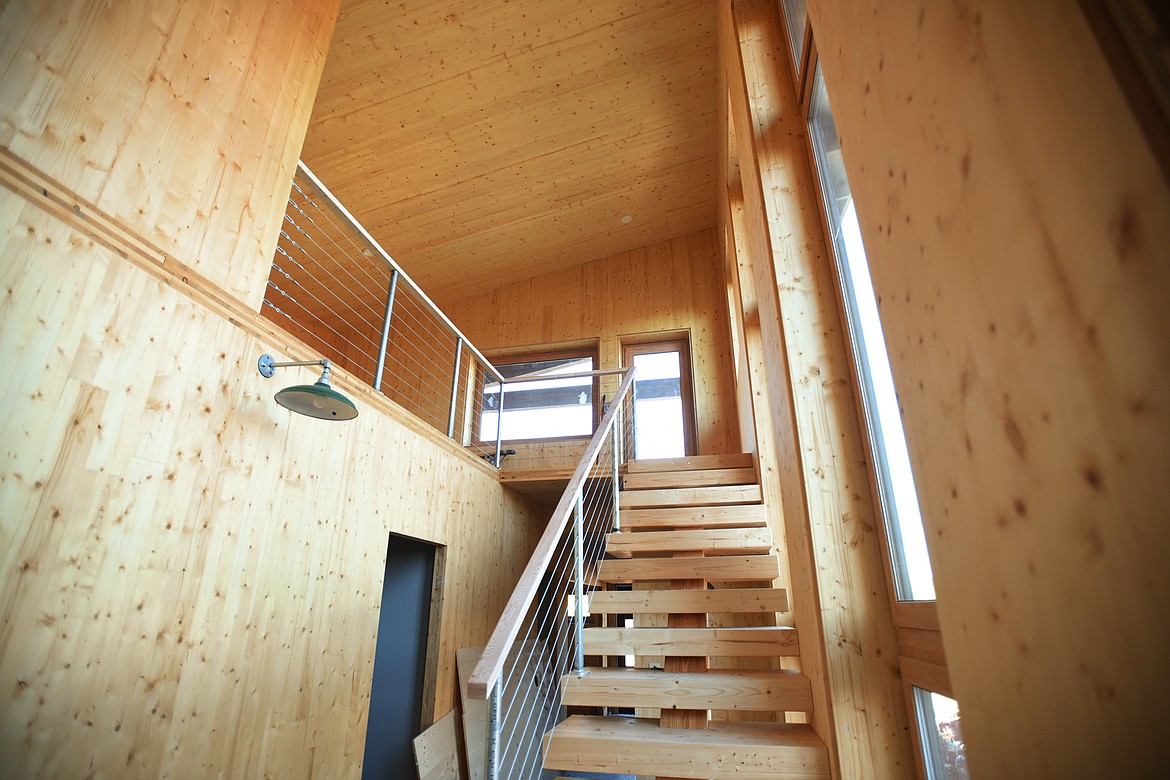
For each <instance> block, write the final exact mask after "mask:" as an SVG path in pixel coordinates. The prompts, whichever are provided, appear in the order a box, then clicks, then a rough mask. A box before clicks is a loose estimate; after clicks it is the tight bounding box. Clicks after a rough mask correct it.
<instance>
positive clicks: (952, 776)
mask: <svg viewBox="0 0 1170 780" xmlns="http://www.w3.org/2000/svg"><path fill="white" fill-rule="evenodd" d="M914 708H915V710H916V711H917V713H918V735H919V737H920V738H921V741H922V757H923V763H924V764H925V765H926V776H927V778H928V780H968V778H970V776H971V775H970V774H969V773H968V772H967V754H966V752H965V750H964V748H963V732H962V730H961V728H960V727H959V703H958V702H957V701H955V700H954V699H951V698H949V697H946V696H943V695H942V694H941V693H934V692H933V691H927V690H923V689H922V688H919V687H917V686H914Z"/></svg>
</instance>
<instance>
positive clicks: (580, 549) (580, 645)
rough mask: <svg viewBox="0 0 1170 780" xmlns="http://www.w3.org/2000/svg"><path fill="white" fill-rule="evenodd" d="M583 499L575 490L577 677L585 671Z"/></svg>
mask: <svg viewBox="0 0 1170 780" xmlns="http://www.w3.org/2000/svg"><path fill="white" fill-rule="evenodd" d="M583 504H584V499H583V498H582V490H581V489H578V490H577V505H576V507H575V508H574V510H573V562H574V564H575V569H576V573H575V575H574V577H573V601H574V602H575V603H574V607H575V609H574V611H575V612H576V615H575V617H574V621H573V622H574V626H573V631H574V634H575V635H576V640H577V650H576V660H575V662H574V666H575V667H576V669H575V670H574V671H575V673H576V675H577V676H578V677H584V676H585V674H586V672H585V602H584V599H585V539H584V517H583V515H584V507H583Z"/></svg>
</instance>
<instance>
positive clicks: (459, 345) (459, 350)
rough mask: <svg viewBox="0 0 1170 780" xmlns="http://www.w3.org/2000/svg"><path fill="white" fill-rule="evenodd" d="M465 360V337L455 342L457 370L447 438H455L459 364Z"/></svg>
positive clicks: (452, 377)
mask: <svg viewBox="0 0 1170 780" xmlns="http://www.w3.org/2000/svg"><path fill="white" fill-rule="evenodd" d="M462 360H463V337H462V336H460V337H459V338H458V339H456V340H455V370H454V371H453V372H452V374H451V413H450V414H449V415H447V437H448V438H453V437H454V436H455V405H456V403H457V402H458V400H459V364H460V362H461V361H462Z"/></svg>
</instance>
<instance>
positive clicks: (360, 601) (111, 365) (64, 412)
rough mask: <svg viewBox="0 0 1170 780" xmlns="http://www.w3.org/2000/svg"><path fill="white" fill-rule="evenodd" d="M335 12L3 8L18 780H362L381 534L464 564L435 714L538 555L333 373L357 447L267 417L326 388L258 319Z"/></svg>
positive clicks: (421, 433)
mask: <svg viewBox="0 0 1170 780" xmlns="http://www.w3.org/2000/svg"><path fill="white" fill-rule="evenodd" d="M335 12H336V2H330V1H329V0H326V1H325V2H294V3H285V4H280V5H271V4H268V5H264V4H250V3H249V4H239V3H221V4H217V5H209V4H206V3H204V4H192V3H182V2H178V1H177V0H175V1H174V2H154V3H150V4H147V3H124V4H112V5H111V4H106V3H97V2H80V1H79V2H71V3H69V2H61V3H51V4H35V3H32V2H14V3H8V4H5V5H4V6H3V9H2V10H0V72H2V73H3V74H4V77H3V79H0V96H2V100H0V105H2V108H0V145H2V146H3V155H2V156H0V175H2V177H3V181H4V184H5V189H2V190H0V280H2V284H0V289H2V290H3V292H2V293H0V316H2V318H3V328H0V359H3V361H4V364H5V365H6V366H8V367H9V368H8V370H6V371H5V372H4V373H3V377H2V378H0V397H3V398H4V399H5V401H4V405H3V407H2V414H0V685H2V686H3V687H4V689H5V690H6V691H9V692H10V697H9V699H8V700H7V701H6V704H5V706H4V707H3V708H0V755H2V756H3V757H4V771H5V772H7V773H10V774H12V775H13V776H20V777H32V776H38V777H39V776H73V775H77V774H80V773H88V774H92V775H95V776H97V775H101V776H119V777H127V776H128V777H158V776H186V775H190V774H196V775H199V776H232V777H262V776H278V777H297V776H308V775H311V774H314V773H315V774H317V775H318V776H323V777H358V776H359V775H360V770H361V759H362V751H363V747H364V741H365V728H366V726H365V720H366V711H367V708H368V702H369V695H370V693H369V691H370V677H371V673H372V669H373V649H374V644H375V642H376V632H377V626H378V611H379V604H378V599H379V594H380V582H381V581H382V577H383V574H384V566H385V551H386V542H387V534H388V533H391V532H393V533H400V534H405V535H409V536H413V537H416V538H420V539H424V540H427V541H430V542H433V543H435V544H442V545H447V549H446V561H447V572H446V578H445V582H446V588H447V590H446V592H445V598H444V600H443V609H442V614H441V616H440V620H439V623H440V625H441V631H440V637H441V642H440V646H439V648H438V657H439V658H438V664H437V667H438V685H437V688H436V690H435V691H434V692H433V696H434V698H435V700H436V701H435V702H434V706H433V707H432V708H431V709H432V711H436V712H444V711H446V710H447V709H450V707H451V706H452V703H453V695H454V684H455V673H454V651H455V648H457V647H459V646H463V645H466V644H475V643H478V642H482V641H483V640H484V639H485V638H486V636H487V634H488V632H489V631H490V629H491V628H492V625H491V623H492V616H493V615H495V614H498V612H499V611H500V609H501V608H502V605H503V602H504V600H505V599H506V597H507V595H508V592H509V591H510V588H511V586H512V584H513V582H514V580H515V578H516V576H517V575H518V573H519V571H520V567H521V566H522V564H523V563H524V561H525V559H526V556H527V551H528V550H530V549H531V547H532V546H533V544H534V542H535V534H537V533H538V532H539V530H540V528H539V526H540V521H541V520H542V519H543V518H542V517H541V516H540V515H539V513H537V512H536V511H535V510H534V509H533V508H532V506H531V505H530V504H528V503H527V502H526V501H525V500H524V499H522V498H520V497H519V496H517V495H515V494H513V493H511V492H510V491H507V490H505V489H503V488H501V487H500V486H499V484H498V482H497V479H496V476H495V474H494V472H492V471H491V470H490V469H488V468H487V467H486V466H484V465H483V464H482V463H480V462H478V461H476V460H475V459H474V458H471V457H469V456H467V455H466V454H465V453H463V452H462V450H461V448H458V447H455V446H453V445H451V444H450V443H449V442H447V441H445V440H444V439H442V437H437V438H436V437H433V436H431V435H430V434H429V433H428V432H427V430H426V429H425V428H424V427H423V426H421V425H420V424H418V423H417V421H415V420H413V419H411V418H407V417H395V416H394V415H395V410H394V409H393V408H392V406H391V405H389V404H386V403H385V402H384V401H383V400H382V399H380V398H379V397H377V396H375V395H374V394H373V393H371V392H370V391H369V390H368V389H367V388H365V387H364V386H362V385H361V384H360V383H359V382H357V381H356V380H354V378H353V377H350V376H349V375H347V374H346V372H344V371H339V372H337V375H336V384H337V385H338V386H339V387H340V389H342V390H343V391H344V392H347V393H348V394H350V395H351V397H354V398H355V400H356V401H357V402H358V405H359V407H360V409H361V415H360V416H359V417H358V419H357V420H355V421H353V422H351V423H345V424H332V423H326V422H322V421H316V420H310V419H308V418H303V417H298V416H295V415H290V414H289V413H288V412H286V411H285V410H283V409H281V408H279V407H278V406H276V404H275V403H274V402H273V401H272V398H271V396H272V394H273V393H274V392H275V391H276V390H277V389H278V388H279V387H282V386H284V384H292V383H296V382H306V381H311V380H312V379H313V378H314V377H313V374H312V370H311V369H284V370H282V371H281V372H280V374H279V376H278V377H277V378H276V379H275V380H264V379H262V378H261V377H260V376H259V374H258V373H257V372H256V369H255V361H256V358H257V357H258V356H259V355H260V354H261V353H262V352H266V351H267V352H271V353H272V354H274V355H277V356H281V357H289V358H292V359H298V358H299V359H305V358H307V357H309V355H308V354H305V353H306V352H307V351H308V350H307V349H306V348H305V346H304V345H301V344H298V343H297V342H296V340H295V339H294V338H292V337H290V336H289V335H288V334H284V333H281V332H280V331H278V330H276V329H274V328H272V327H271V326H270V325H269V324H268V322H267V321H265V320H263V319H261V318H260V317H259V316H258V315H257V314H256V312H255V307H256V306H257V305H258V302H259V294H260V292H261V287H262V286H263V282H264V279H265V278H266V277H267V274H268V269H269V263H270V262H271V256H272V255H271V252H272V249H273V247H274V246H275V243H276V235H275V232H274V231H275V229H276V227H277V224H278V223H279V220H280V218H281V215H282V214H283V211H284V200H285V195H286V193H287V189H288V184H289V181H290V179H291V176H292V163H293V162H294V161H295V158H296V155H297V152H298V150H299V147H300V142H301V138H302V136H303V132H304V123H305V118H306V117H305V115H306V112H307V110H308V105H309V103H311V100H312V96H313V92H314V90H315V85H316V80H317V75H318V74H319V72H320V68H321V60H322V57H323V52H324V47H325V44H326V42H327V40H328V37H329V31H330V29H331V28H332V24H333V18H334V14H335ZM54 179H56V180H57V181H56V182H54V181H53V180H54ZM15 193H20V194H19V195H18V194H15ZM150 243H154V244H157V245H158V247H159V248H161V249H162V250H164V251H165V252H166V253H167V254H166V255H162V254H161V253H156V252H152V251H149V250H148V249H143V246H144V245H145V244H150ZM298 372H299V373H298Z"/></svg>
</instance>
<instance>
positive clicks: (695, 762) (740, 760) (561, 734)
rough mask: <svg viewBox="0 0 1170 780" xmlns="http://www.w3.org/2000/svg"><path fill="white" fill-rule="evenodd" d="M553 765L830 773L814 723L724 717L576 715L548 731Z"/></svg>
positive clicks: (748, 774) (736, 777)
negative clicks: (681, 719)
mask: <svg viewBox="0 0 1170 780" xmlns="http://www.w3.org/2000/svg"><path fill="white" fill-rule="evenodd" d="M544 755H545V761H544V765H545V767H546V768H549V769H572V770H579V771H584V772H610V773H619V772H620V773H628V774H637V775H650V776H658V775H662V776H670V777H690V778H712V779H713V780H772V779H773V778H776V777H785V778H798V779H799V780H813V779H814V778H815V779H817V780H820V779H821V778H828V777H829V756H828V751H827V750H826V749H825V746H824V743H822V742H821V740H820V738H818V737H817V735H816V734H815V733H814V732H813V730H812V727H810V726H808V725H807V724H795V723H793V724H784V723H740V722H726V721H716V722H712V723H711V724H710V725H709V726H708V727H707V728H706V729H664V728H662V727H660V726H659V725H658V722H657V721H656V720H653V719H648V718H626V717H620V718H619V717H596V716H590V715H574V716H572V717H570V718H569V719H567V720H565V721H564V722H562V723H560V724H558V725H557V726H556V728H554V729H553V730H552V731H550V732H549V733H548V734H546V735H545V737H544Z"/></svg>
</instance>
